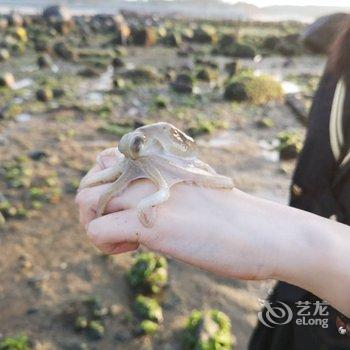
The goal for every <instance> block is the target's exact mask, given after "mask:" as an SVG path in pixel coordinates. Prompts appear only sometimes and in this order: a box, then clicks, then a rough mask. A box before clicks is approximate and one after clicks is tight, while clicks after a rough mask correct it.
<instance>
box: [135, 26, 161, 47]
mask: <svg viewBox="0 0 350 350" xmlns="http://www.w3.org/2000/svg"><path fill="white" fill-rule="evenodd" d="M131 40H132V43H133V44H134V45H137V46H152V45H155V44H156V43H157V40H158V33H157V30H156V28H154V27H134V28H133V29H132V30H131Z"/></svg>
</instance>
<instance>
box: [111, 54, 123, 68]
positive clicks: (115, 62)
mask: <svg viewBox="0 0 350 350" xmlns="http://www.w3.org/2000/svg"><path fill="white" fill-rule="evenodd" d="M112 66H113V67H114V68H120V67H124V66H125V63H124V61H123V60H122V59H121V58H120V57H118V56H117V57H114V58H113V60H112Z"/></svg>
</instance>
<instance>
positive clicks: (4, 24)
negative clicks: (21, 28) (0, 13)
mask: <svg viewBox="0 0 350 350" xmlns="http://www.w3.org/2000/svg"><path fill="white" fill-rule="evenodd" d="M8 25H9V22H8V20H7V18H5V17H0V30H2V31H5V30H6V29H7V28H8Z"/></svg>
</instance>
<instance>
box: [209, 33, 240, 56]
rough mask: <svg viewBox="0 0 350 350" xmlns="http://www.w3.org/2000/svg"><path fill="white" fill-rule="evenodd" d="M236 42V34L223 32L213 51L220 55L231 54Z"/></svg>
mask: <svg viewBox="0 0 350 350" xmlns="http://www.w3.org/2000/svg"><path fill="white" fill-rule="evenodd" d="M236 44H237V38H236V36H235V35H234V34H223V35H222V36H221V37H220V38H219V40H218V42H217V44H216V46H215V47H214V49H213V53H215V54H220V55H230V53H232V52H233V50H234V48H235V45H236Z"/></svg>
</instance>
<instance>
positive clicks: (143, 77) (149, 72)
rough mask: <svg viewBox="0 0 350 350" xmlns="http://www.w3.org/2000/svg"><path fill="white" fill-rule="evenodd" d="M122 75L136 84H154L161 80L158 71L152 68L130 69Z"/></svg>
mask: <svg viewBox="0 0 350 350" xmlns="http://www.w3.org/2000/svg"><path fill="white" fill-rule="evenodd" d="M121 75H122V76H123V77H124V78H127V79H130V80H133V81H136V82H154V81H158V80H159V79H160V74H159V72H158V71H157V69H155V68H154V67H151V66H139V67H136V68H134V69H128V70H126V71H125V72H123V73H121Z"/></svg>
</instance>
